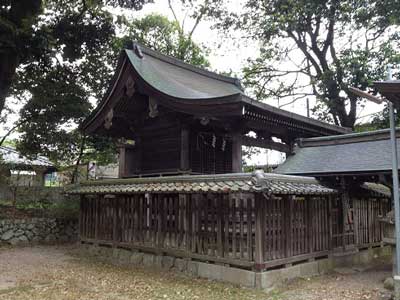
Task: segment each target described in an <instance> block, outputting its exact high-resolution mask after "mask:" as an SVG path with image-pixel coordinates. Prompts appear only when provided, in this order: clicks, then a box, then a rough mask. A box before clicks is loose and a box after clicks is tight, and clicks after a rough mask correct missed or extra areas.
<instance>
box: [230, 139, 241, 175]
mask: <svg viewBox="0 0 400 300" xmlns="http://www.w3.org/2000/svg"><path fill="white" fill-rule="evenodd" d="M232 172H233V173H241V172H242V134H241V133H240V132H235V133H233V134H232Z"/></svg>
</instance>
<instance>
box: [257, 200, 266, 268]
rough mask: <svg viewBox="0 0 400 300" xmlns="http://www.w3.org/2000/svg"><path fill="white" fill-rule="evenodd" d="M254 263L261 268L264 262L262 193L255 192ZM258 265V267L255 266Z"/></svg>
mask: <svg viewBox="0 0 400 300" xmlns="http://www.w3.org/2000/svg"><path fill="white" fill-rule="evenodd" d="M254 196H255V198H254V199H255V204H254V205H255V213H256V214H255V217H256V220H255V227H256V228H255V259H254V260H255V265H256V268H260V269H261V268H262V265H263V264H264V237H265V219H264V217H265V209H264V207H265V205H264V201H268V200H267V199H264V196H263V194H262V193H255V195H254ZM257 266H258V267H257Z"/></svg>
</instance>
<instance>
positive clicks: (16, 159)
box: [0, 146, 53, 167]
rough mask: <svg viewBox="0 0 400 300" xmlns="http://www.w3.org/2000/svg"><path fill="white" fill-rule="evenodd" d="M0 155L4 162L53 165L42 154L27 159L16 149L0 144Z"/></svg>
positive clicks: (22, 164) (36, 165)
mask: <svg viewBox="0 0 400 300" xmlns="http://www.w3.org/2000/svg"><path fill="white" fill-rule="evenodd" d="M0 156H1V159H2V161H3V163H4V164H6V165H10V166H11V167H13V166H15V167H17V166H35V167H53V164H52V163H51V162H50V161H49V160H48V159H47V158H46V157H43V156H38V157H36V158H35V159H29V158H27V157H26V156H23V155H21V154H20V153H19V152H18V151H17V150H15V149H13V148H10V147H4V146H0Z"/></svg>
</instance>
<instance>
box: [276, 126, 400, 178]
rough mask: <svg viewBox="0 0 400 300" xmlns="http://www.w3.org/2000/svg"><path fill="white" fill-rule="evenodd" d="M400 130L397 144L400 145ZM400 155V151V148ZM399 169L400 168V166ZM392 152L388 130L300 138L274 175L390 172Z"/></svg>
mask: <svg viewBox="0 0 400 300" xmlns="http://www.w3.org/2000/svg"><path fill="white" fill-rule="evenodd" d="M399 135H400V131H399V130H398V133H397V143H399V142H400V138H399ZM398 155H400V148H398ZM399 166H400V165H399ZM391 169H392V149H391V144H390V137H389V131H388V130H377V131H371V132H363V133H353V134H345V135H338V136H330V137H319V138H308V139H299V143H298V147H297V148H296V149H295V154H294V155H292V156H289V157H288V159H287V160H286V161H285V162H284V163H283V164H282V165H280V166H279V167H278V168H277V169H276V170H275V172H276V173H279V174H290V175H312V176H319V175H325V176H326V175H328V176H334V175H337V174H346V173H350V174H358V173H376V172H390V171H391Z"/></svg>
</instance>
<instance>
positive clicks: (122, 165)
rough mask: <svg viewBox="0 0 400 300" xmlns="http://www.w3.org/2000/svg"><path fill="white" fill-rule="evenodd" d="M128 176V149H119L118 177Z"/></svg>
mask: <svg viewBox="0 0 400 300" xmlns="http://www.w3.org/2000/svg"><path fill="white" fill-rule="evenodd" d="M125 175H126V147H120V148H119V167H118V177H119V178H122V177H124V176H125Z"/></svg>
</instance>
